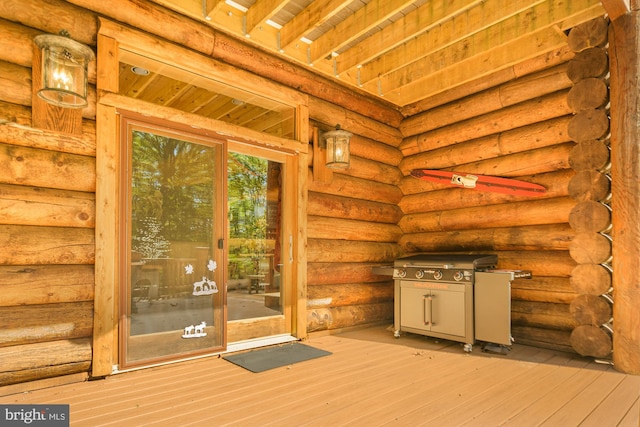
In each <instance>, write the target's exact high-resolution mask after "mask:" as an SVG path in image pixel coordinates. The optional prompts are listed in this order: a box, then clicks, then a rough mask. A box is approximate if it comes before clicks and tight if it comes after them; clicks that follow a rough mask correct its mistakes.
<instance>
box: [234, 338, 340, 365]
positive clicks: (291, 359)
mask: <svg viewBox="0 0 640 427" xmlns="http://www.w3.org/2000/svg"><path fill="white" fill-rule="evenodd" d="M330 354H331V352H328V351H324V350H320V349H318V348H314V347H309V346H308V345H304V344H300V343H297V342H294V343H289V344H283V345H278V346H274V347H267V348H263V349H259V350H251V351H248V352H245V353H238V354H231V355H229V356H224V357H223V359H224V360H227V361H229V362H231V363H233V364H235V365H238V366H240V367H242V368H245V369H247V370H249V371H251V372H263V371H268V370H269V369H274V368H279V367H281V366H287V365H292V364H294V363H298V362H304V361H305V360H311V359H316V358H318V357H322V356H328V355H330Z"/></svg>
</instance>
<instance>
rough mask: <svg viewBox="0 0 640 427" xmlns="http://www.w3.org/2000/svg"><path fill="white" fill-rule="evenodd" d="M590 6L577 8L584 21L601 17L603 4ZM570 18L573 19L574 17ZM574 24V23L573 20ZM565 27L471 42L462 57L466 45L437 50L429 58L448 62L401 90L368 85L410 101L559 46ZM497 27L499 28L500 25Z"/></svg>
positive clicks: (394, 98)
mask: <svg viewBox="0 0 640 427" xmlns="http://www.w3.org/2000/svg"><path fill="white" fill-rule="evenodd" d="M589 10H590V11H591V13H590V14H586V13H585V11H584V10H580V12H578V14H579V15H580V16H581V17H582V20H583V21H582V22H586V21H589V20H591V19H594V18H597V17H600V16H602V14H603V10H602V6H601V5H599V4H595V5H593V6H592V7H591V9H589ZM567 18H568V19H571V18H572V17H567ZM571 26H574V24H573V21H572V24H571ZM564 29H565V26H564V23H563V22H560V23H557V24H554V25H548V26H546V27H543V28H541V29H539V30H531V31H530V32H529V33H525V34H524V35H523V36H521V37H517V38H512V39H511V40H509V41H506V42H505V43H502V44H497V43H496V44H495V45H492V46H494V47H492V46H482V44H476V43H472V42H470V43H469V45H468V46H467V47H468V48H469V49H471V48H472V47H474V46H475V48H474V49H475V50H474V52H473V54H470V55H468V56H467V57H462V56H461V55H463V53H466V51H465V52H462V51H461V49H466V47H465V46H457V47H458V49H457V50H453V51H450V52H438V55H437V56H431V57H430V61H432V63H436V64H437V63H445V62H446V63H447V65H446V66H445V67H431V68H430V69H429V70H428V71H427V72H425V73H424V74H423V76H422V77H421V78H416V79H413V80H411V81H406V80H405V81H404V83H405V84H404V86H403V87H402V89H401V90H400V89H398V88H397V87H395V88H392V87H387V86H384V85H382V86H375V85H374V84H373V83H371V84H370V85H369V87H367V88H366V89H367V90H368V91H370V92H371V93H375V92H374V91H376V90H378V88H379V87H381V88H382V90H386V92H383V95H384V96H385V98H388V100H389V101H391V102H394V103H398V104H399V105H407V104H410V103H412V102H415V101H417V100H418V99H420V98H424V97H428V96H433V95H435V94H437V93H439V92H442V91H444V90H447V89H450V88H451V87H455V86H458V85H461V84H463V83H465V82H469V81H471V80H474V79H477V78H478V77H481V76H484V75H487V74H489V73H491V72H495V71H497V70H500V69H504V68H506V67H509V66H511V65H514V64H517V63H519V62H522V61H525V60H527V59H530V58H532V57H535V56H538V55H541V54H544V53H546V52H549V51H552V50H554V49H557V48H560V47H562V46H564V45H566V35H565V34H564V32H563V31H562V30H564ZM494 30H496V32H497V31H498V29H494ZM488 35H489V34H487V36H488ZM494 38H495V37H494ZM450 58H455V59H453V60H452V59H450ZM396 78H402V77H396ZM391 84H393V85H395V84H396V83H395V81H393V83H391Z"/></svg>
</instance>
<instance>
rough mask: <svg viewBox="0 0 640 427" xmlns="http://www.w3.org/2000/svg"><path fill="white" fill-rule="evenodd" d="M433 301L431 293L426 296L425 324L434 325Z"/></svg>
mask: <svg viewBox="0 0 640 427" xmlns="http://www.w3.org/2000/svg"><path fill="white" fill-rule="evenodd" d="M432 303H433V298H432V297H431V295H425V296H424V324H425V325H433V316H432V312H431V305H432Z"/></svg>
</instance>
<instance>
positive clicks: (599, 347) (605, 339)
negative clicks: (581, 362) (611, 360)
mask: <svg viewBox="0 0 640 427" xmlns="http://www.w3.org/2000/svg"><path fill="white" fill-rule="evenodd" d="M570 341H571V346H572V347H573V349H574V350H575V351H576V352H577V353H578V354H580V355H582V356H589V357H599V358H602V357H607V356H609V355H610V354H611V350H612V340H611V335H610V334H609V333H608V332H606V331H605V330H603V329H602V328H600V327H598V326H592V325H580V326H578V327H576V328H575V329H574V330H573V332H571V338H570Z"/></svg>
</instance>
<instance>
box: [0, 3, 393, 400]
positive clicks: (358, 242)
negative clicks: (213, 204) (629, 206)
mask: <svg viewBox="0 0 640 427" xmlns="http://www.w3.org/2000/svg"><path fill="white" fill-rule="evenodd" d="M85 3H87V4H91V2H85ZM96 4H97V5H98V6H99V7H102V6H100V5H101V2H97V3H96ZM14 6H15V7H14ZM127 7H131V8H132V11H130V12H131V13H129V14H128V15H127V18H128V19H130V20H132V21H133V22H135V21H136V20H138V21H143V20H148V16H146V14H148V13H149V14H153V13H154V8H157V6H151V5H149V9H145V8H142V9H144V11H141V10H142V9H136V7H138V6H137V5H135V4H133V3H127ZM91 9H92V8H91ZM108 9H109V8H108ZM101 12H102V11H101ZM101 12H95V11H92V10H90V9H88V8H82V7H78V6H75V5H73V4H71V3H70V2H65V1H62V0H53V1H51V0H46V1H45V0H26V1H23V2H20V3H19V7H18V4H15V5H14V4H10V3H8V2H5V3H2V5H1V6H0V35H1V37H0V40H1V43H0V79H1V80H2V84H1V85H0V164H1V165H2V167H1V168H0V212H1V215H0V238H1V240H0V241H1V242H2V245H0V292H1V295H2V298H1V299H0V311H1V312H2V317H1V320H0V322H2V329H1V331H2V332H0V360H1V361H2V364H1V365H2V366H1V368H0V386H7V385H12V384H14V385H15V386H14V387H13V388H12V387H10V388H9V389H8V390H10V391H9V392H15V391H16V390H20V388H19V387H20V384H21V383H25V382H30V381H35V380H39V382H40V383H42V384H43V385H44V384H46V385H52V384H56V383H58V382H67V381H74V380H77V379H82V378H86V377H87V376H88V372H89V371H90V367H91V364H92V348H91V344H92V331H93V320H92V319H93V301H94V285H95V278H94V263H95V251H96V240H95V206H96V202H95V188H96V122H95V120H96V89H95V83H96V68H95V66H96V64H95V62H94V63H92V64H91V65H90V69H89V80H90V87H89V106H88V107H86V108H84V109H83V110H82V121H81V129H80V130H79V133H68V132H56V131H48V130H43V129H40V128H38V126H36V125H34V124H33V123H34V121H33V112H32V84H31V83H32V70H31V67H32V66H33V64H34V58H33V56H34V55H33V38H34V37H35V36H36V35H39V34H42V33H57V32H58V30H59V27H64V28H66V29H67V30H68V31H69V32H70V33H71V34H72V36H73V38H74V39H76V40H78V41H80V42H82V43H85V44H88V45H90V46H91V47H92V48H93V49H94V50H95V47H96V39H97V22H98V21H97V18H98V16H100V15H102V13H101ZM136 14H138V15H136ZM107 15H108V14H107ZM51 16H56V21H55V22H53V21H52V20H51V19H50V17H51ZM186 21H189V20H188V19H186ZM130 25H131V24H130ZM189 25H194V24H193V22H186V23H185V28H187V27H189ZM189 28H191V27H189ZM156 31H158V36H160V37H164V36H166V37H167V38H169V37H170V35H169V33H167V32H171V34H173V33H175V32H176V27H172V28H170V29H163V27H161V26H157V29H156ZM163 31H164V33H163ZM184 31H187V29H184ZM178 32H179V31H178ZM165 33H167V34H165ZM190 47H192V48H194V46H190ZM194 49H195V50H197V49H196V48H194ZM222 54H223V55H224V54H225V53H224V50H222ZM232 59H233V60H236V61H241V59H242V58H237V57H233V58H232ZM233 60H232V61H231V62H233ZM235 65H243V64H242V63H240V64H235ZM297 77H300V76H297ZM285 83H286V82H285ZM291 84H292V85H295V86H296V87H297V86H298V85H299V84H300V78H297V79H293V81H292V82H291ZM312 86H313V85H311V84H310V85H309V87H312ZM316 86H317V85H316ZM323 91H324V92H326V93H328V94H329V96H333V95H335V96H337V97H338V98H339V101H340V104H342V105H347V106H349V108H347V107H339V106H337V105H336V103H329V102H327V101H323V100H321V99H318V98H314V97H313V96H311V97H310V101H309V103H310V105H309V109H310V112H311V113H312V114H311V118H312V123H311V124H312V126H316V127H317V128H320V129H323V130H330V129H332V128H333V127H334V126H335V124H336V123H341V124H342V125H343V127H344V128H345V129H348V130H350V131H352V132H353V133H354V134H355V136H354V138H353V142H352V147H353V149H352V154H353V157H352V167H351V168H350V169H349V170H347V171H338V172H335V173H327V171H325V172H324V174H323V175H322V173H321V172H319V171H315V172H314V169H313V168H310V173H311V174H312V175H313V174H314V173H315V175H318V179H315V178H313V181H311V185H310V188H309V194H310V197H309V199H310V200H309V207H308V208H309V220H310V221H309V230H310V231H311V233H310V234H309V254H310V255H311V257H310V259H309V261H310V262H309V267H310V269H309V273H308V275H309V282H310V284H309V295H308V298H309V301H310V303H309V304H308V308H309V314H308V316H307V317H308V319H309V320H308V324H309V326H308V330H328V329H331V330H335V329H338V328H343V327H349V326H352V325H361V324H367V323H373V322H377V321H380V320H385V321H387V320H391V318H392V307H393V303H392V286H391V285H392V284H391V282H390V281H388V280H387V281H385V282H383V283H379V279H380V278H379V277H375V276H372V275H371V266H372V265H377V264H380V263H381V262H388V261H391V260H393V259H394V258H395V257H396V256H398V254H399V251H398V246H397V240H398V239H399V237H400V231H399V227H398V226H397V222H398V221H399V219H400V216H401V214H400V210H399V208H398V202H399V201H400V197H401V193H400V190H399V188H398V187H397V184H398V182H399V180H400V178H401V175H400V172H399V170H398V168H397V165H398V164H399V162H400V160H401V153H400V151H399V150H398V148H397V146H398V145H399V144H400V142H401V141H402V138H401V134H400V131H399V130H398V128H397V127H398V125H399V123H400V118H401V115H400V113H399V112H397V111H392V112H389V108H388V107H384V108H380V109H375V108H372V107H371V102H370V101H369V103H367V102H364V103H363V102H362V100H361V99H359V98H358V97H357V96H356V97H351V98H350V97H349V96H348V94H347V95H345V94H344V90H343V91H342V92H341V91H340V90H339V89H336V88H333V89H332V87H331V84H328V85H327V86H326V87H324V88H323ZM357 110H360V111H367V112H369V113H370V114H371V115H372V116H373V117H376V118H375V119H371V118H369V117H365V116H363V115H362V114H360V113H356V112H354V111H357ZM383 120H384V121H385V123H386V124H383V123H382V121H383ZM320 175H322V178H320ZM114 345H115V343H114ZM15 387H18V388H15ZM29 387H33V386H27V388H29Z"/></svg>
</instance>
